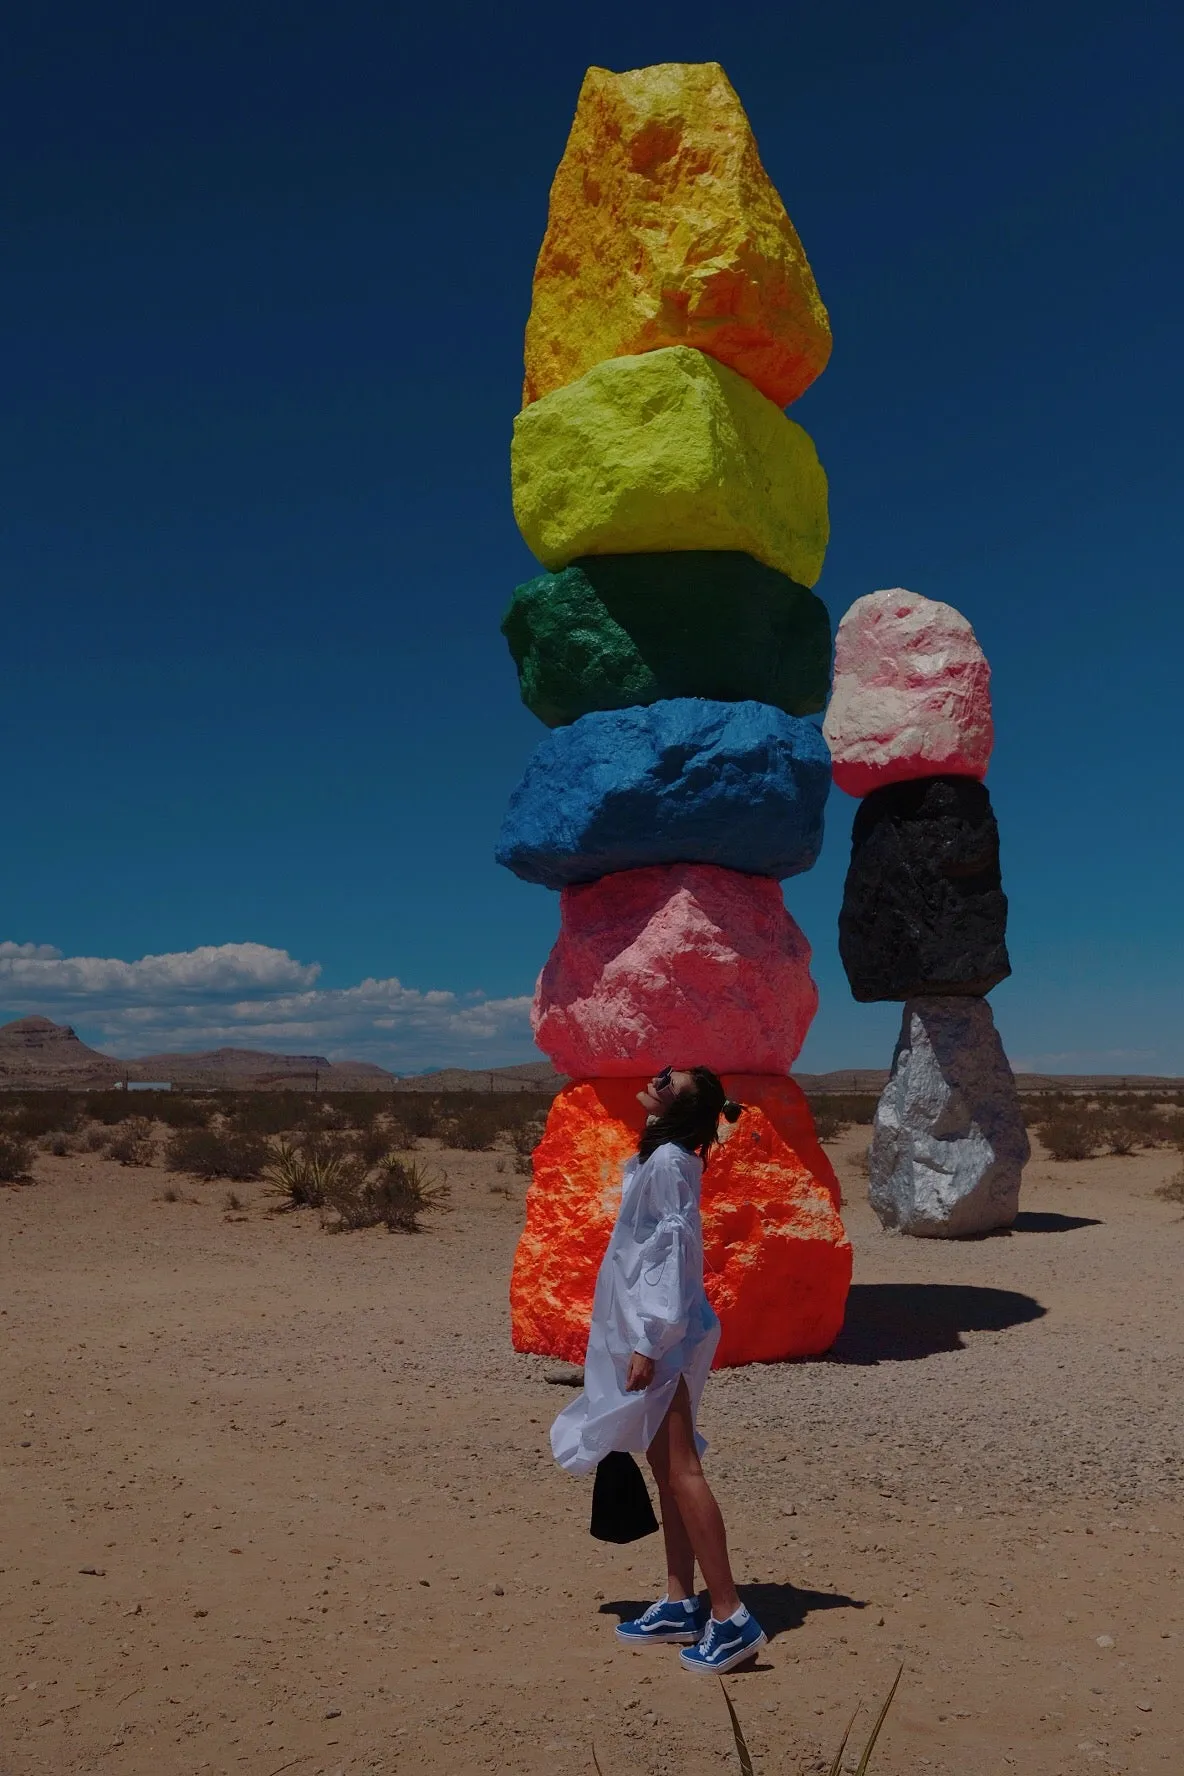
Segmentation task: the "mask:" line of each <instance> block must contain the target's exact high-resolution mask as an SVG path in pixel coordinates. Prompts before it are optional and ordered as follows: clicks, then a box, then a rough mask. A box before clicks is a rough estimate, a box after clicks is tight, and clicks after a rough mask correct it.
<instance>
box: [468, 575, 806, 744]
mask: <svg viewBox="0 0 1184 1776" xmlns="http://www.w3.org/2000/svg"><path fill="white" fill-rule="evenodd" d="M502 634H503V635H504V636H505V638H506V640H507V641H508V642H509V644H510V652H511V653H512V654H513V656H514V662H515V664H516V666H517V667H518V679H519V683H520V685H521V689H522V701H523V702H524V703H525V704H526V706H527V708H528V709H530V710H532V711H533V712H534V714H535V715H537V716H538V718H539V720H540V721H543V722H546V724H547V726H548V727H549V728H555V727H560V726H562V725H563V724H564V723H566V722H573V721H578V720H579V718H580V716H581V715H589V714H590V713H591V712H592V711H593V710H595V709H625V708H628V707H630V706H631V705H636V704H641V703H656V702H658V701H659V699H661V698H664V697H710V698H712V699H715V700H717V701H722V702H733V701H740V700H742V699H745V698H751V699H752V700H754V701H755V702H757V703H769V704H772V705H773V706H774V707H775V708H778V709H784V710H786V711H787V713H788V714H790V715H813V714H815V713H816V712H817V711H818V710H820V709H822V708H823V707H824V706H825V703H826V693H827V689H828V687H829V682H830V618H829V617H828V615H827V611H826V606H825V605H824V604H823V602H822V600H821V599H820V598H816V597H815V596H814V594H813V593H812V592H807V591H806V589H805V587H804V586H798V585H795V584H794V582H793V581H792V580H787V579H786V577H785V575H784V574H779V573H774V572H773V569H772V568H770V567H765V566H764V565H763V563H761V562H759V561H754V560H753V558H752V556H751V555H738V554H734V553H731V552H729V551H726V550H714V551H713V550H695V549H688V550H685V551H682V552H679V553H676V554H669V555H585V556H583V557H582V558H581V559H580V560H579V561H574V562H573V563H572V565H571V566H570V567H568V568H565V569H564V571H563V572H562V573H558V574H540V575H539V577H538V578H537V579H533V580H528V581H527V583H526V585H524V586H519V587H518V589H517V591H516V592H515V593H514V598H513V602H512V603H511V605H510V608H509V610H508V611H507V612H506V615H505V617H504V618H503V620H502Z"/></svg>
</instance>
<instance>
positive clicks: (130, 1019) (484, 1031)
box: [0, 942, 537, 1072]
mask: <svg viewBox="0 0 1184 1776" xmlns="http://www.w3.org/2000/svg"><path fill="white" fill-rule="evenodd" d="M320 973H321V969H320V964H319V963H316V962H311V963H303V962H297V961H296V960H294V958H293V957H291V956H290V955H289V954H288V952H287V951H286V950H277V949H272V948H270V947H269V946H267V945H266V944H251V943H242V944H218V945H204V946H202V947H201V948H199V949H194V950H183V951H179V952H175V953H173V954H169V955H162V956H143V957H141V958H140V960H139V961H138V962H124V961H120V960H119V959H117V958H113V957H101V956H63V955H62V954H61V952H60V951H59V950H56V949H54V948H53V946H52V945H49V944H29V943H12V942H7V943H0V1006H2V1007H3V1009H4V1012H5V1014H7V1015H16V1016H28V1015H31V1014H34V1013H40V1014H41V1015H42V1016H45V1017H50V1018H54V1019H56V1020H58V1021H61V1020H63V1019H68V1020H69V1021H70V1022H71V1023H73V1024H75V1026H76V1027H77V1028H78V1031H79V1034H80V1035H81V1036H83V1038H84V1039H85V1040H87V1041H90V1042H93V1043H94V1044H95V1045H96V1046H98V1047H101V1048H103V1049H105V1050H107V1051H108V1052H109V1053H111V1054H115V1055H119V1056H130V1055H137V1054H153V1053H161V1052H164V1051H167V1050H171V1049H180V1050H194V1049H203V1048H220V1047H223V1046H228V1045H229V1046H233V1047H236V1048H270V1049H275V1050H279V1051H280V1052H284V1053H293V1052H302V1053H307V1052H316V1053H318V1054H325V1055H328V1057H329V1058H330V1059H331V1060H344V1059H354V1060H369V1061H377V1062H378V1064H379V1065H380V1066H384V1067H390V1068H391V1069H392V1070H393V1071H396V1072H397V1071H399V1070H404V1071H410V1070H418V1069H419V1068H423V1067H437V1066H450V1065H452V1066H477V1067H490V1066H501V1065H505V1064H509V1063H512V1062H515V1061H522V1060H532V1059H535V1058H537V1050H536V1049H535V1048H534V1045H533V1043H532V1041H531V1037H530V1015H529V1014H530V1000H529V997H527V996H525V995H523V996H521V997H517V998H511V999H487V998H486V997H485V996H484V995H483V994H481V993H469V994H465V995H459V994H456V993H449V992H444V991H441V990H440V989H438V988H434V989H429V990H427V991H420V990H418V989H417V988H414V987H405V986H404V985H403V984H402V982H401V981H398V980H396V979H394V978H391V979H388V980H373V979H367V980H364V981H360V982H359V983H358V985H357V986H353V987H319V986H317V985H316V982H317V980H318V978H319V976H320Z"/></svg>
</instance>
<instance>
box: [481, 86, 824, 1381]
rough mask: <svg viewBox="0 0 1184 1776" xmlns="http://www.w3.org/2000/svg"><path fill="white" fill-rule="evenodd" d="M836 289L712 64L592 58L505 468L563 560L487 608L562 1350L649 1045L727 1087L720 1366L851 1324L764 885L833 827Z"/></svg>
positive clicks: (593, 1255)
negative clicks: (491, 613)
mask: <svg viewBox="0 0 1184 1776" xmlns="http://www.w3.org/2000/svg"><path fill="white" fill-rule="evenodd" d="M829 352H830V329H829V325H828V323H827V317H826V311H825V309H824V308H823V306H822V302H821V299H820V297H819V295H818V291H817V289H816V287H815V284H814V279H813V276H812V274H811V271H810V267H809V265H808V264H807V262H806V258H805V255H804V253H803V252H802V248H801V243H800V242H799V240H798V238H797V235H796V234H795V232H794V229H793V226H792V224H791V223H790V220H789V217H788V216H787V215H786V213H785V208H784V205H783V204H782V202H781V199H780V197H779V196H778V195H777V192H776V190H775V189H774V187H773V186H772V184H771V183H770V181H769V179H768V176H767V174H766V173H765V171H764V168H763V167H762V165H761V162H760V157H759V154H758V153H757V148H756V143H755V140H754V139H753V135H752V131H751V129H750V127H749V124H748V120H747V118H746V117H745V115H744V112H743V109H742V108H741V105H740V102H739V100H738V98H737V97H736V94H735V92H734V91H733V90H732V88H731V86H730V85H729V83H728V81H727V78H726V76H725V75H724V73H723V71H722V69H720V68H719V67H718V66H717V65H716V64H715V63H706V64H690V65H688V64H680V63H672V64H667V65H663V66H659V67H654V68H643V69H639V70H636V71H634V72H631V73H627V74H612V73H609V72H607V71H606V70H604V69H601V68H593V69H590V70H589V72H588V74H587V76H586V78H585V80H584V84H583V87H582V89H581V92H580V98H579V103H578V106H577V109H576V115H575V120H574V123H573V125H572V130H571V135H570V138H569V140H568V144H567V148H566V151H565V153H564V156H563V160H562V162H561V163H560V166H559V169H558V172H557V173H556V175H555V180H554V184H553V186H552V190H551V206H550V213H549V217H548V223H547V230H546V235H545V238H544V241H543V246H542V250H541V252H540V254H539V259H538V264H537V266H536V269H535V276H534V290H533V300H532V307H531V313H530V320H529V322H528V325H527V331H526V380H525V385H524V389H523V408H522V412H521V413H520V414H519V416H518V419H517V421H516V422H515V426H514V441H513V448H512V461H511V469H512V482H513V495H514V513H515V517H516V519H517V521H518V526H519V529H520V530H521V532H522V534H523V536H524V538H525V539H526V541H527V543H528V544H529V546H530V548H531V549H532V551H533V552H534V554H535V555H536V556H537V558H538V560H539V561H540V563H541V564H542V565H543V567H544V568H546V569H548V570H549V571H548V572H546V573H543V574H541V575H540V576H538V577H537V578H535V579H532V580H530V581H529V582H528V583H527V584H526V585H523V586H520V587H519V588H518V590H517V591H516V592H515V594H514V597H513V600H512V602H511V604H510V608H509V610H508V612H507V614H506V617H505V619H504V622H503V625H502V628H503V631H504V633H505V636H506V639H507V641H508V643H509V645H510V650H511V653H512V654H513V657H514V660H515V663H516V665H517V667H518V671H519V681H520V685H521V691H522V698H523V701H524V702H525V703H526V705H527V707H528V708H530V709H531V710H532V711H533V712H534V713H535V714H536V715H537V716H538V717H539V719H540V720H541V721H542V722H544V723H545V724H546V725H547V727H549V728H550V729H551V730H552V731H551V732H550V733H549V734H548V735H547V736H546V737H545V738H544V739H543V740H542V741H541V743H540V744H539V746H538V748H537V750H536V752H535V754H534V757H533V758H532V759H531V761H530V763H529V765H528V767H527V770H526V773H525V776H524V777H523V779H522V782H521V783H520V785H519V786H518V788H517V789H516V790H515V792H514V794H513V797H512V798H511V803H510V808H509V812H508V813H507V816H506V820H505V823H504V826H503V829H502V833H501V838H500V840H499V844H498V853H497V855H498V859H499V861H500V862H502V863H503V864H505V866H506V867H507V868H508V869H511V870H513V871H514V873H515V874H517V875H518V876H520V877H522V879H523V880H525V881H528V882H536V883H542V884H543V885H545V886H547V887H549V888H553V889H556V890H558V891H559V892H560V895H561V929H560V934H559V938H558V940H557V942H556V944H555V947H554V949H553V951H552V953H551V956H550V959H549V960H548V962H547V964H546V966H545V968H544V969H543V972H542V974H541V976H540V977H539V983H538V987H537V989H536V993H535V1002H534V1015H533V1025H534V1031H535V1037H536V1040H537V1042H538V1044H539V1047H540V1048H541V1049H542V1050H543V1051H544V1053H546V1054H548V1055H549V1056H550V1057H551V1059H552V1061H553V1062H554V1064H555V1066H556V1067H557V1068H559V1070H560V1071H561V1072H563V1073H565V1074H567V1075H569V1076H570V1078H571V1080H572V1083H571V1084H570V1085H569V1086H567V1087H566V1088H565V1089H564V1090H563V1091H561V1092H560V1093H559V1095H558V1097H557V1098H556V1100H555V1103H554V1105H553V1107H552V1110H551V1113H550V1116H549V1118H548V1121H547V1127H546V1130H545V1133H544V1135H543V1138H542V1141H541V1143H540V1145H539V1147H538V1148H537V1150H536V1153H535V1157H534V1167H533V1177H532V1181H531V1185H530V1188H529V1190H528V1192H527V1203H526V1226H525V1229H524V1232H523V1234H522V1238H521V1240H520V1242H519V1246H518V1250H517V1253H516V1257H515V1262H514V1273H513V1279H512V1283H511V1297H510V1298H511V1322H512V1331H513V1338H514V1344H515V1347H516V1348H517V1349H518V1350H523V1351H533V1352H537V1353H539V1354H541V1355H550V1356H558V1357H565V1358H569V1359H571V1360H574V1361H582V1359H583V1355H584V1346H585V1342H586V1339H587V1330H588V1321H589V1316H590V1312H591V1304H592V1291H593V1286H594V1283H595V1279H596V1272H597V1269H598V1266H599V1263H600V1259H601V1257H602V1255H603V1252H604V1249H605V1246H606V1245H607V1243H608V1237H609V1233H610V1232H611V1229H612V1224H613V1219H614V1217H615V1214H616V1208H617V1204H618V1202H619V1199H620V1181H621V1168H622V1165H623V1163H624V1161H625V1160H626V1159H627V1158H628V1156H629V1154H630V1153H632V1152H633V1151H634V1150H635V1149H636V1145H637V1140H638V1137H639V1135H640V1133H641V1129H642V1125H643V1112H642V1110H641V1108H640V1106H639V1105H638V1103H637V1093H638V1091H639V1090H640V1089H641V1087H642V1085H643V1084H644V1083H645V1081H646V1080H647V1079H648V1078H650V1077H651V1076H652V1075H653V1074H654V1073H655V1072H657V1071H659V1070H660V1069H661V1068H662V1067H664V1066H674V1067H690V1066H694V1065H706V1066H709V1067H712V1068H713V1069H714V1070H715V1071H716V1072H718V1073H719V1074H721V1076H722V1077H723V1079H724V1082H725V1085H726V1087H727V1089H728V1091H729V1092H730V1093H731V1095H732V1096H733V1097H735V1098H737V1099H739V1100H740V1101H742V1102H743V1103H744V1104H745V1105H746V1106H747V1107H748V1108H747V1113H746V1115H745V1116H743V1117H742V1118H741V1120H740V1122H739V1123H738V1124H737V1125H736V1126H735V1129H734V1130H733V1132H732V1133H731V1135H730V1136H729V1138H728V1139H727V1140H726V1141H725V1143H724V1145H723V1146H722V1148H721V1149H719V1150H718V1151H717V1152H716V1154H715V1155H714V1156H713V1157H712V1160H711V1162H710V1164H709V1165H708V1167H707V1169H706V1172H705V1174H704V1181H703V1195H702V1209H703V1224H704V1240H705V1252H706V1262H707V1288H708V1294H709V1296H710V1297H711V1299H712V1302H713V1304H714V1306H715V1308H716V1310H717V1312H718V1313H719V1315H720V1319H721V1322H722V1326H723V1331H722V1337H721V1342H720V1347H719V1352H718V1354H717V1358H716V1360H717V1362H719V1363H724V1364H737V1363H749V1362H761V1361H771V1360H775V1359H780V1358H786V1357H794V1356H806V1355H813V1354H817V1353H819V1352H822V1351H824V1350H826V1349H827V1348H828V1347H829V1345H830V1344H831V1343H832V1342H833V1340H834V1338H835V1336H836V1335H837V1333H838V1331H839V1328H840V1326H841V1325H842V1320H843V1312H844V1308H845V1304H846V1297H847V1290H848V1286H849V1283H850V1277H851V1248H850V1244H849V1242H848V1240H847V1238H846V1235H845V1233H844V1231H843V1226H842V1222H841V1220H840V1217H839V1192H838V1186H837V1183H836V1180H835V1177H834V1173H833V1171H832V1169H831V1166H830V1163H829V1161H828V1160H827V1158H826V1156H825V1154H824V1153H823V1151H822V1149H821V1147H820V1146H819V1144H818V1141H817V1139H816V1137H815V1133H814V1128H813V1123H812V1121H811V1117H810V1112H809V1108H808V1106H807V1104H806V1101H805V1099H804V1097H803V1096H802V1093H801V1091H800V1090H799V1089H798V1087H797V1086H796V1085H795V1084H794V1083H793V1081H792V1080H791V1079H790V1078H789V1077H788V1072H789V1068H790V1067H791V1066H792V1064H793V1062H794V1060H795V1059H796V1057H797V1054H798V1052H799V1050H800V1048H801V1045H802V1042H803V1041H804V1039H805V1036H806V1032H807V1030H808V1029H809V1026H810V1022H811V1019H812V1018H813V1016H814V1012H815V1010H816V1008H817V1002H818V995H817V991H816V988H815V986H814V983H813V980H812V979H811V977H810V970H809V964H810V948H809V945H808V943H807V942H806V939H805V937H804V936H803V935H802V933H801V931H800V930H799V929H798V926H797V925H796V924H795V922H794V920H793V919H792V917H791V916H790V914H789V913H788V912H787V911H786V908H785V902H784V900H783V898H782V893H781V889H780V886H779V884H780V882H781V881H783V880H784V879H786V878H788V877H792V876H794V875H797V874H799V873H800V872H801V871H803V870H807V869H809V868H810V867H811V866H812V865H813V863H814V862H815V860H816V858H817V856H818V852H819V847H820V845H821V842H822V821H823V809H824V805H825V802H826V798H827V794H828V792H829V788H830V778H831V762H830V757H829V754H828V751H827V748H826V745H825V743H824V741H823V739H822V736H821V734H820V732H819V730H818V729H817V728H816V727H815V726H814V725H813V724H812V723H811V722H809V721H807V720H806V719H805V717H807V716H809V715H811V714H814V713H817V712H818V711H819V710H821V709H822V707H823V705H824V703H825V699H826V690H827V680H828V675H829V653H830V627H829V623H828V620H827V615H826V610H825V607H824V606H823V605H822V604H821V602H820V601H819V600H818V599H817V598H816V597H815V596H814V594H813V593H812V591H811V590H810V588H811V587H812V586H813V585H814V583H815V581H816V580H817V578H818V576H819V574H820V572H821V570H822V563H823V557H824V554H825V551H826V544H827V535H828V531H827V487H826V476H825V474H824V472H823V470H822V467H821V465H820V464H819V461H818V456H817V452H816V451H815V449H814V446H813V443H812V442H811V440H810V438H809V437H808V435H807V434H806V433H805V432H804V431H803V430H802V428H801V427H800V426H798V425H796V424H795V423H794V422H793V421H792V420H790V419H788V418H787V417H786V415H785V414H784V412H783V411H782V409H783V408H784V407H785V405H786V404H787V403H789V402H790V401H792V400H794V399H796V398H797V396H798V395H800V394H801V393H802V392H803V390H804V389H806V388H807V387H808V386H809V384H810V383H811V382H812V381H813V379H814V378H815V377H816V376H817V375H818V373H819V372H820V371H821V370H822V369H823V368H824V367H825V365H826V361H827V357H828V356H829Z"/></svg>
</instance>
